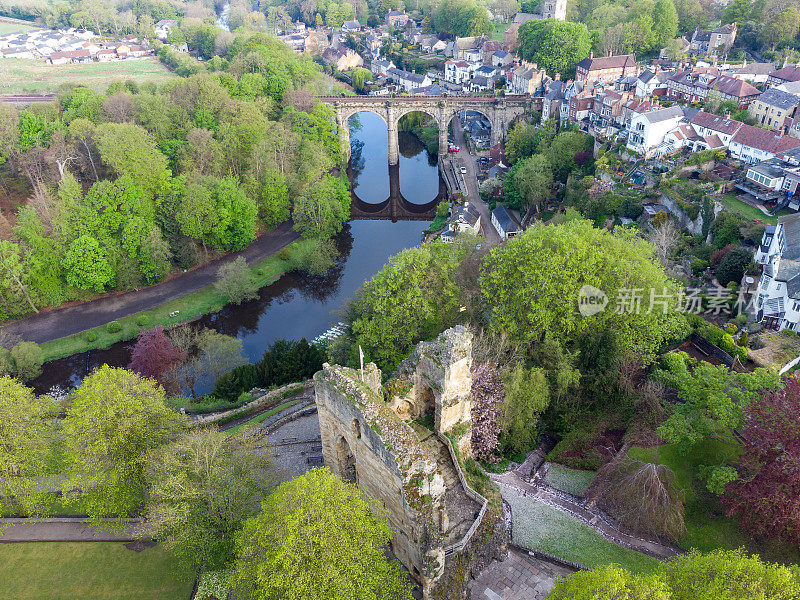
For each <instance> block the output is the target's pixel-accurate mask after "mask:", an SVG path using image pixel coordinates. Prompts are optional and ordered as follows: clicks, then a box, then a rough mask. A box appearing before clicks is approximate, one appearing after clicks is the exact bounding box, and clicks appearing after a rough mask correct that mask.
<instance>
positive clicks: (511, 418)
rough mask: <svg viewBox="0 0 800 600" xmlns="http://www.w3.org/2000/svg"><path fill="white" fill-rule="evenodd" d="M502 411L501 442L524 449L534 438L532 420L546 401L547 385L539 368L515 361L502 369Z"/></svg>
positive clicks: (530, 445) (548, 394)
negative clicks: (503, 409) (503, 394)
mask: <svg viewBox="0 0 800 600" xmlns="http://www.w3.org/2000/svg"><path fill="white" fill-rule="evenodd" d="M503 392H504V393H505V414H504V418H503V429H504V430H505V432H506V433H505V437H504V438H503V445H504V446H505V447H506V448H509V449H510V450H511V451H512V452H514V453H515V454H516V453H519V452H527V451H528V450H530V449H531V448H533V446H534V443H535V442H536V423H537V421H538V420H539V416H540V415H541V414H542V413H544V411H545V410H547V406H548V405H549V403H550V387H549V384H548V381H547V377H546V375H545V372H544V370H543V369H529V368H527V367H526V366H525V364H524V363H522V362H518V363H517V364H516V365H515V366H514V367H513V368H507V369H504V370H503Z"/></svg>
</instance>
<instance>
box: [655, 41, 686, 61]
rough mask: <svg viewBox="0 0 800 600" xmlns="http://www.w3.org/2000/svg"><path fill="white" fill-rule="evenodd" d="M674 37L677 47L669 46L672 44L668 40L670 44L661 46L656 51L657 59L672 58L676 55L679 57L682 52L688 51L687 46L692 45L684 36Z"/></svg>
mask: <svg viewBox="0 0 800 600" xmlns="http://www.w3.org/2000/svg"><path fill="white" fill-rule="evenodd" d="M675 39H676V40H677V41H678V47H677V49H676V48H672V47H670V46H671V45H672V41H670V42H669V44H670V45H668V46H665V47H664V48H661V50H659V52H658V58H659V59H661V60H670V59H672V58H675V57H676V56H678V57H680V56H683V55H684V54H688V53H689V47H690V46H691V45H692V44H691V42H690V41H689V40H687V39H686V38H685V37H684V36H681V37H679V38H675Z"/></svg>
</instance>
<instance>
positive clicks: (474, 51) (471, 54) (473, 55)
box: [462, 48, 483, 65]
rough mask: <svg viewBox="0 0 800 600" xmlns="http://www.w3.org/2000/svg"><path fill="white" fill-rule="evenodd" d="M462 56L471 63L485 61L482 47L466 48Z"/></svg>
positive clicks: (476, 63)
mask: <svg viewBox="0 0 800 600" xmlns="http://www.w3.org/2000/svg"><path fill="white" fill-rule="evenodd" d="M462 58H463V60H465V61H467V62H468V63H470V64H473V65H479V64H481V63H482V62H483V50H481V49H480V48H470V49H468V50H464V52H463V56H462Z"/></svg>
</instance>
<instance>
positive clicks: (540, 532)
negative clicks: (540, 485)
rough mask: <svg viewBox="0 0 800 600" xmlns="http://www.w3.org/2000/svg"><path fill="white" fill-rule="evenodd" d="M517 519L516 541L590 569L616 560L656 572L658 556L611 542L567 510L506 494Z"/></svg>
mask: <svg viewBox="0 0 800 600" xmlns="http://www.w3.org/2000/svg"><path fill="white" fill-rule="evenodd" d="M503 499H504V500H505V501H506V502H508V504H509V506H510V507H511V513H512V515H513V518H514V532H513V535H514V541H515V542H516V543H517V544H519V545H520V546H523V547H525V548H532V549H534V550H539V551H540V552H546V553H547V554H551V555H553V556H557V557H559V558H563V559H565V560H568V561H571V562H574V563H576V564H579V565H582V566H584V567H588V568H590V569H591V568H594V567H596V566H599V565H606V564H609V563H615V564H618V565H620V566H622V567H625V568H626V569H630V570H631V571H634V572H639V573H646V572H649V571H652V570H653V569H654V568H655V566H656V565H657V564H658V561H657V560H656V559H655V558H652V557H650V556H647V555H646V554H642V553H641V552H636V551H635V550H629V549H628V548H623V547H622V546H618V545H617V544H615V543H613V542H609V541H608V540H607V539H605V538H604V537H602V536H601V535H600V534H598V533H597V532H596V531H594V530H593V529H592V528H591V527H589V526H588V525H586V524H585V523H582V522H581V521H579V520H578V519H575V518H573V517H571V516H569V515H567V514H566V513H563V512H561V511H559V510H556V509H554V508H550V507H549V506H547V505H545V504H542V503H541V502H537V501H536V500H533V499H531V498H523V497H521V496H518V495H517V494H516V492H513V491H511V492H510V493H505V492H504V493H503Z"/></svg>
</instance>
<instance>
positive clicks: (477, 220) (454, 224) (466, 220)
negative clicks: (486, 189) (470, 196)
mask: <svg viewBox="0 0 800 600" xmlns="http://www.w3.org/2000/svg"><path fill="white" fill-rule="evenodd" d="M450 231H453V232H459V233H460V232H464V231H466V232H468V233H480V232H481V213H480V212H478V209H476V208H475V207H474V206H472V205H471V204H470V203H469V202H464V205H463V206H462V207H461V208H460V209H459V211H458V212H457V213H456V214H455V216H454V217H453V220H452V221H450Z"/></svg>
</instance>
